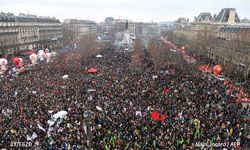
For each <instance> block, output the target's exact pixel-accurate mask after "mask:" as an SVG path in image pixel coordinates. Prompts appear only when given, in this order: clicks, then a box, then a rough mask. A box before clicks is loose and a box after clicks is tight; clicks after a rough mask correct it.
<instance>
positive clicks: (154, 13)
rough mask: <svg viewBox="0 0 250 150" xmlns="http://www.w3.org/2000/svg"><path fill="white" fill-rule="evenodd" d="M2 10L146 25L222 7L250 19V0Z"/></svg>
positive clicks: (46, 2)
mask: <svg viewBox="0 0 250 150" xmlns="http://www.w3.org/2000/svg"><path fill="white" fill-rule="evenodd" d="M0 4H1V5H0V10H1V11H2V12H5V13H7V12H10V13H14V14H15V15H18V14H19V13H25V14H33V15H37V16H49V17H56V18H58V19H60V21H63V20H64V19H83V20H93V21H96V22H103V21H104V19H105V18H106V17H114V18H116V19H119V18H121V19H130V20H134V21H142V22H151V21H154V22H164V21H174V20H177V19H178V18H180V17H185V18H188V19H189V20H190V21H193V19H194V17H195V16H198V15H199V13H201V12H210V13H211V14H212V15H214V14H218V13H219V12H220V10H221V9H222V8H236V11H237V12H238V15H239V17H240V19H244V18H250V14H249V13H248V9H249V8H247V6H250V1H247V0H238V1H235V0H220V1H218V0H211V1H209V2H208V1H201V0H189V1H183V0H175V1H169V0H158V1H157V2H155V1H152V0H137V1H133V0H126V1H125V0H106V1H100V0H91V1H89V0H88V1H86V0H82V1H80V0H71V1H68V0H53V1H50V0H36V1H33V0H22V1H19V0H9V1H4V0H0Z"/></svg>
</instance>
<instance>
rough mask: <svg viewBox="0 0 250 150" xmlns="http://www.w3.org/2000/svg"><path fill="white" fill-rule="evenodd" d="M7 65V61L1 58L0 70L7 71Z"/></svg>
mask: <svg viewBox="0 0 250 150" xmlns="http://www.w3.org/2000/svg"><path fill="white" fill-rule="evenodd" d="M7 64H8V60H7V59H5V58H1V59H0V70H2V71H6V70H7V67H6V66H7Z"/></svg>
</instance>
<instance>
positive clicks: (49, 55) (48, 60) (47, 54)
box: [45, 53, 51, 63]
mask: <svg viewBox="0 0 250 150" xmlns="http://www.w3.org/2000/svg"><path fill="white" fill-rule="evenodd" d="M45 58H46V60H47V63H49V62H50V58H51V53H46V54H45Z"/></svg>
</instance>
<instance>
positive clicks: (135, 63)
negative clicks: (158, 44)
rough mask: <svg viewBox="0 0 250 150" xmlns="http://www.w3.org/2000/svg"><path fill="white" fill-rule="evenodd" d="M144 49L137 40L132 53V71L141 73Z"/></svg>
mask: <svg viewBox="0 0 250 150" xmlns="http://www.w3.org/2000/svg"><path fill="white" fill-rule="evenodd" d="M144 57H145V54H144V47H143V43H142V41H141V39H139V38H137V39H136V40H135V43H134V51H133V53H132V60H131V66H132V68H133V69H134V70H138V71H141V70H142V67H143V60H144Z"/></svg>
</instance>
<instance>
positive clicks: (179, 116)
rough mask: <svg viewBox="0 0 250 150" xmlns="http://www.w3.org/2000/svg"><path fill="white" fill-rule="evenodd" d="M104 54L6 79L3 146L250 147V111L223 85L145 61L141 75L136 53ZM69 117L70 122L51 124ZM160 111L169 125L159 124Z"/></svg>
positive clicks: (1, 95)
mask: <svg viewBox="0 0 250 150" xmlns="http://www.w3.org/2000/svg"><path fill="white" fill-rule="evenodd" d="M101 55H102V56H103V57H101V58H98V57H95V56H92V57H86V56H83V55H82V54H81V53H80V52H71V53H66V54H62V55H58V56H57V57H56V58H55V59H54V60H53V62H50V63H44V62H40V64H38V65H35V66H34V68H33V69H31V70H28V71H26V72H25V73H23V74H20V75H19V76H18V77H15V78H14V77H12V76H11V75H5V76H3V77H2V78H0V79H1V82H0V89H1V90H0V110H1V111H2V112H1V113H0V127H1V128H0V142H1V143H0V147H3V148H7V149H9V148H10V147H11V144H12V143H13V142H29V141H30V142H31V143H32V147H31V148H30V149H51V150H52V149H59V148H61V149H87V148H88V147H89V146H91V147H92V148H93V149H94V150H101V149H104V150H113V149H118V150H119V149H169V150H170V149H172V150H173V149H202V147H199V143H203V144H206V143H207V144H208V145H209V146H210V147H212V143H229V146H230V143H231V142H237V140H240V146H241V147H244V146H249V140H248V141H247V139H246V138H245V135H246V134H247V133H248V132H247V129H248V127H249V122H247V120H244V119H243V116H245V115H246V114H249V108H244V109H243V108H242V106H241V104H238V103H236V97H234V96H233V94H230V95H229V94H226V91H227V88H226V87H225V85H224V84H223V83H221V82H220V81H217V80H214V79H209V78H208V77H205V76H203V75H202V74H201V73H200V72H199V71H198V70H197V69H196V68H195V67H194V66H191V65H190V64H185V65H186V66H183V67H182V68H183V69H176V70H175V73H174V74H168V73H167V72H166V67H165V70H164V69H163V70H158V72H153V71H152V69H151V67H150V66H151V65H147V64H150V63H152V62H150V61H149V60H148V59H147V60H146V59H145V60H146V61H145V63H146V64H145V67H144V68H143V69H144V71H142V72H139V71H136V70H133V69H132V67H131V66H130V62H131V58H130V54H129V53H121V52H119V51H116V50H115V48H109V49H106V50H104V51H102V52H101ZM27 63H28V62H27ZM89 68H95V69H96V70H97V72H96V73H88V71H87V70H88V69H89ZM163 68H164V67H163ZM187 68H190V69H187ZM194 69H196V70H197V71H194ZM146 70H147V71H146ZM65 75H67V78H62V77H63V76H65ZM153 76H154V78H153ZM62 110H64V111H66V112H67V114H66V115H65V117H62V118H60V117H58V118H60V119H55V118H54V120H53V119H51V118H53V117H52V116H53V115H54V114H56V113H57V112H60V111H62ZM152 112H158V113H159V114H162V115H165V116H166V119H163V120H162V121H160V120H159V121H158V120H153V119H152V118H151V113H152ZM48 120H50V121H52V122H53V123H52V124H53V125H49V124H48ZM50 123H51V122H50ZM27 137H29V138H27ZM247 144H248V145H247ZM235 147H236V145H235ZM208 148H209V147H208Z"/></svg>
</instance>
